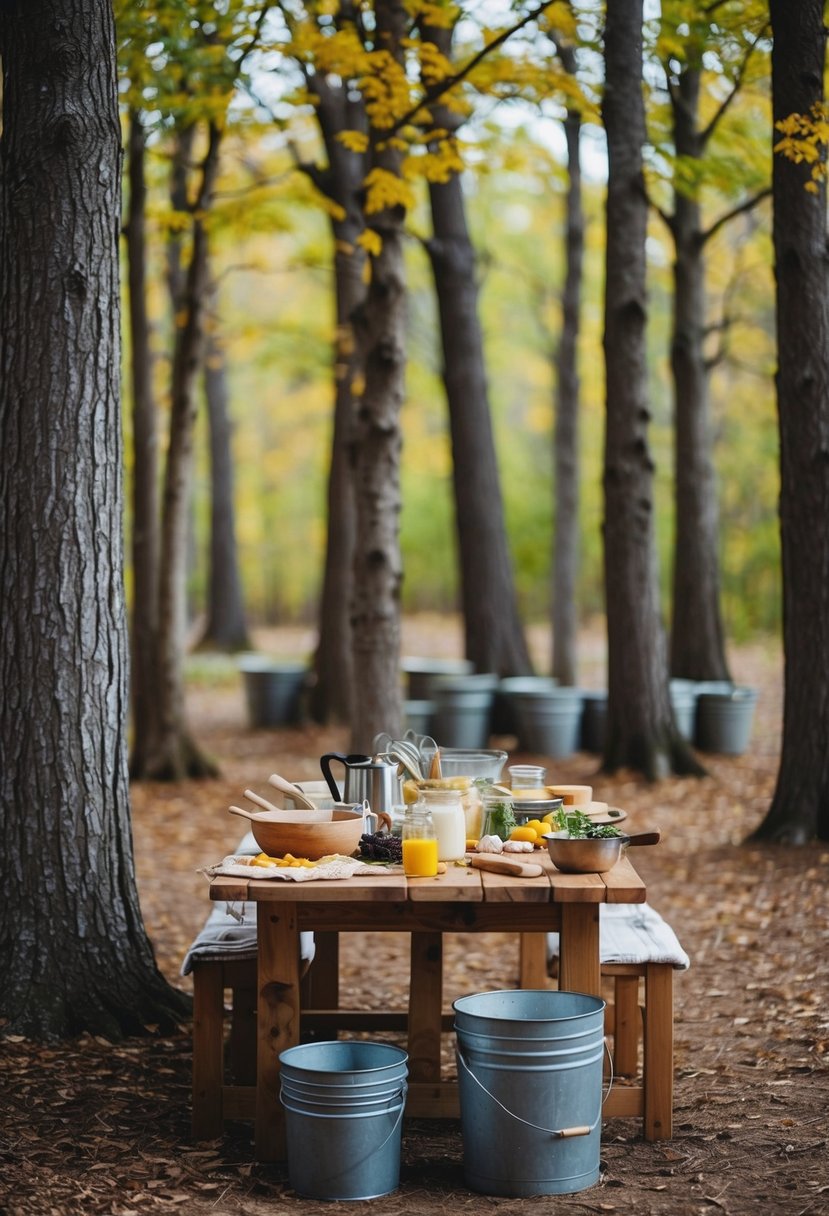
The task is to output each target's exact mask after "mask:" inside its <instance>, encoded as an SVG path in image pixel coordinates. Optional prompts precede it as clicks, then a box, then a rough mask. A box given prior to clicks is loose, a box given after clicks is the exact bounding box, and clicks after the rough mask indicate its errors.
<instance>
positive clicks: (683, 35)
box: [659, 0, 768, 680]
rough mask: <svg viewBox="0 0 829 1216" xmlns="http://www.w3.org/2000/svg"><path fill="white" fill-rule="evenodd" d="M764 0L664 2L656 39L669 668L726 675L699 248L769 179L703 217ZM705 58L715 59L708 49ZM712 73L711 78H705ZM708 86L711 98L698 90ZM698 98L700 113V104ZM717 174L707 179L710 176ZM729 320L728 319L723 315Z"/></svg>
mask: <svg viewBox="0 0 829 1216" xmlns="http://www.w3.org/2000/svg"><path fill="white" fill-rule="evenodd" d="M767 20H768V18H767V14H766V11H765V5H764V4H763V5H761V4H759V3H757V4H754V5H753V6H749V8H748V11H747V6H746V4H745V3H740V4H738V5H730V4H728V3H724V4H717V5H714V6H709V8H707V9H706V10H705V11H704V12H703V11H701V10H700V8H699V6H698V5H697V4H695V3H689V0H671V2H670V3H667V4H663V6H662V27H661V31H660V44H659V49H660V51H661V55H662V58H663V66H664V70H665V78H666V82H667V91H668V99H669V104H670V114H671V133H672V139H673V145H674V156H673V208H672V211H671V212H670V213H669V214H668V213H666V212H664V211H661V212H660V214H661V215H662V218H663V219H664V220H665V223H666V224H667V227H668V230H669V232H670V234H671V238H672V240H673V245H674V293H673V333H672V338H671V369H672V372H673V384H674V402H675V428H676V439H675V446H674V453H675V461H674V497H675V504H676V510H675V539H674V560H673V595H672V608H673V617H672V626H671V645H670V670H671V674H672V675H674V676H681V677H685V678H687V679H692V680H726V679H728V678H729V673H728V663H727V660H726V654H725V636H724V629H723V623H722V612H721V607H720V544H719V540H720V538H719V512H718V504H717V487H716V478H715V474H714V462H713V440H712V433H711V431H712V428H711V410H710V400H709V396H710V394H709V377H710V371H711V361H710V360H709V358H708V357H707V355H706V349H705V347H706V336H707V335H708V333H709V332H710V325H709V320H708V317H707V315H706V290H705V277H706V265H705V261H706V252H707V250H708V248H709V243H710V241H711V239H712V238H713V237H714V236H715V235H716V234H717V233H718V232H719V231H720V229H721V228H722V227H723V226H724V225H725V224H727V223H728V222H729V221H730V220H732V219H734V218H735V217H736V216H738V215H744V214H745V213H746V212H747V211H749V210H751V208H753V207H755V206H756V205H757V203H758V202H760V200H761V199H763V198H765V197H766V195H767V194H768V189H766V188H763V189H759V190H758V189H750V192H749V193H748V194H746V193H745V190H743V198H742V199H740V201H739V203H737V204H736V205H734V206H733V207H731V208H729V210H728V211H726V212H723V213H722V214H721V215H720V216H719V217H718V218H717V219H715V220H714V221H712V222H711V223H710V224H709V225H708V226H707V227H704V225H703V217H702V206H701V200H700V195H701V193H702V189H703V186H704V185H705V184H706V183H708V184H716V182H717V166H716V161H713V163H712V158H711V157H710V155H709V156H708V159H707V161H706V154H707V153H710V150H711V146H712V143H713V141H714V139H715V136H716V135H717V133H718V131H719V130H720V128H721V126H722V125H723V120H724V118H725V117H726V115H727V114H729V113H730V112H731V111H732V108H733V106H734V104H735V98H737V96H738V94H739V92H740V90H741V89H742V88H743V87H744V84H745V82H746V76H747V73H748V72H749V69H750V67H751V64H752V60H753V59H758V58H759V57H760V56H759V54H758V50H757V48H758V43H760V41H761V39H762V37H763V32H764V28H765V25H766V23H767ZM715 46H716V55H717V60H716V61H717V63H718V65H719V71H718V72H717V74H716V75H714V73H712V72H711V70H710V69H706V68H705V66H704V65H705V56H706V54H710V53H712V52H713V50H714V47H715ZM709 62H710V60H709ZM712 78H713V84H712ZM706 93H708V94H710V97H709V98H707V99H706V97H705V94H706ZM703 100H708V104H707V106H706V107H705V110H706V118H705V120H704V121H703V118H702V115H701V106H702V102H703ZM741 167H742V174H743V179H744V180H747V181H748V182H749V186H750V187H751V186H753V185H754V184H755V182H756V178H757V174H756V173H754V175H753V177H754V181H752V174H751V162H750V158H748V157H745V156H744V157H743V158H742V166H741ZM712 179H713V180H712ZM719 179H720V182H721V188H722V190H723V192H726V191H727V192H728V193H729V194H731V195H732V196H733V195H734V194H735V193H736V189H737V188H738V187H739V185H740V184H741V183H740V178H739V176H738V175H735V173H734V157H733V156H732V157H730V158H729V159H728V163H727V169H726V172H725V173H723V172H722V171H720V172H719ZM724 323H727V322H726V321H724Z"/></svg>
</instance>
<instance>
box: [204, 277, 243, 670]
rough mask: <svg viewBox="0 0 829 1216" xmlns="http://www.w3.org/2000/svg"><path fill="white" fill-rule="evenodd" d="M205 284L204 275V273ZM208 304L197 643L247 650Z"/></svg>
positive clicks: (226, 419) (220, 375)
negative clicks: (206, 461)
mask: <svg viewBox="0 0 829 1216" xmlns="http://www.w3.org/2000/svg"><path fill="white" fill-rule="evenodd" d="M208 278H210V275H209V273H208ZM209 299H210V301H211V302H212V312H213V316H212V317H211V319H210V321H209V323H208V325H207V333H206V336H205V351H204V367H203V375H204V395H205V399H206V401H207V420H208V432H209V443H210V541H209V555H208V580H207V620H206V622H205V627H204V632H203V634H202V636H201V638H200V640H199V647H200V649H202V650H208V649H209V650H225V651H229V652H233V651H236V650H249V649H250V637H249V634H248V627H247V620H246V618H245V604H244V597H243V595H242V580H241V578H240V575H239V553H238V548H237V545H236V510H235V506H234V497H233V481H234V478H233V451H232V439H233V426H232V424H231V421H230V404H229V395H228V383H227V366H226V362H225V352H224V346H223V345H222V342H221V340H220V338H219V336H218V334H217V332H216V327H217V325H218V291H217V288H216V283H215V281H213V282H212V283H211V285H210V288H209Z"/></svg>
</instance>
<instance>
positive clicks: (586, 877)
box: [210, 851, 647, 904]
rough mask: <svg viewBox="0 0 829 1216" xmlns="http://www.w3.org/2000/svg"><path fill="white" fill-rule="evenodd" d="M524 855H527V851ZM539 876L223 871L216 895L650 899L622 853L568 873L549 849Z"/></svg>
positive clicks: (461, 868)
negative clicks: (596, 870)
mask: <svg viewBox="0 0 829 1216" xmlns="http://www.w3.org/2000/svg"><path fill="white" fill-rule="evenodd" d="M522 856H523V855H522ZM526 860H532V861H537V862H538V863H539V864H540V865H541V866H542V868H543V871H544V872H543V874H542V875H541V876H540V877H538V878H523V877H522V878H518V877H512V876H507V875H503V874H492V873H490V872H489V871H485V870H477V869H473V868H472V867H471V866H468V865H463V864H457V863H454V862H448V863H447V866H446V873H445V874H438V875H437V876H436V877H435V878H407V877H406V876H405V874H401V873H389V872H388V871H387V870H384V869H383V868H382V867H380V866H378V867H377V868H376V870H374V871H373V872H372V873H370V874H355V875H353V876H352V877H351V878H342V879H313V880H311V881H305V882H296V881H294V880H292V879H281V878H260V879H257V878H254V877H251V878H246V877H245V878H242V877H232V876H230V875H217V876H216V877H215V878H214V879H213V881H212V882H211V884H210V898H211V899H218V900H222V899H223V900H228V901H234V902H235V901H239V900H251V901H254V902H261V903H270V902H278V903H338V902H348V903H352V902H359V903H378V904H380V903H478V904H480V903H522V904H527V903H560V904H564V903H623V904H635V903H644V901H645V899H646V897H647V891H646V888H645V884H644V882H643V881H642V879H641V878H640V877H639V875H638V874H637V873H636V871H635V870H634V868H633V866H632V865H631V864H630V862H629V861H628V859H627V857H622V859H621V860H620V861H618V862H617V863H616V865H615V866H614V867H613V869H612V870H609V871H608V872H607V873H606V874H562V873H561V871H559V870H557V869H556V867H555V866H554V865H553V863H552V861H551V860H550V858H549V856H548V855H547V854H546V852H543V851H542V852H539V851H537V852H536V853H535V854H534V855H533V856H532V858H531V859H530V858H526Z"/></svg>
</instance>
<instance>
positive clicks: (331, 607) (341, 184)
mask: <svg viewBox="0 0 829 1216" xmlns="http://www.w3.org/2000/svg"><path fill="white" fill-rule="evenodd" d="M338 19H339V21H340V22H341V23H342V24H343V25H346V26H347V25H351V26H353V24H354V21H355V14H354V11H353V8H352V7H351V6H350V5H347V4H343V5H342V6H341V8H340V13H339V18H338ZM309 87H310V88H311V89H312V90H313V92H314V94H315V97H316V105H315V109H314V113H315V114H316V117H317V121H318V123H319V125H320V131H321V133H322V137H323V140H324V142H325V149H326V152H327V155H328V169H327V171H325V172H322V173H321V172H320V171H319V170H317V169H316V168H315V167H314V168H312V167H310V166H309V167H308V168H309V172H310V173H311V175H312V176H313V178H314V180H315V182H316V184H317V186H318V187H319V188H320V189H321V190H322V191H323V192H324V193H325V194H326V195H327V196H328V197H329V198H330V199H332V200H333V201H334V202H335V203H336V204H337V206H338V207H339V208H340V209H341V212H340V213H339V214H338V215H337V216H335V217H334V218H332V220H331V231H332V237H333V243H334V292H335V308H336V326H337V328H336V334H335V339H334V350H333V363H334V427H333V434H332V438H331V463H330V466H329V473H328V503H327V506H328V511H327V519H328V537H327V542H326V549H325V566H324V569H323V580H322V592H321V595H320V610H319V641H318V643H317V650H316V654H315V656H314V674H315V677H316V679H315V683H314V688H313V690H312V694H311V714H312V716H313V717H314V719H315V720H316V721H318V722H330V721H336V722H349V721H350V720H351V712H352V695H353V688H354V678H353V670H354V662H353V660H354V656H353V652H352V636H351V581H352V575H353V566H354V543H355V535H356V507H355V502H354V484H353V479H352V474H351V463H352V456H353V450H352V444H353V439H354V425H355V418H354V391H353V386H354V384H355V382H356V381H357V379H358V377H361V376H362V363H361V354H360V348H359V344H358V342H357V341H356V338H355V333H354V324H353V318H354V316H355V314H356V312H357V310H358V309H359V308H360V307H361V306H362V305H363V303H364V301H365V297H366V282H365V278H364V270H365V266H366V253H365V250H364V249H363V248H362V247H361V246H360V245H358V244H357V239H358V237H359V236H360V234H361V233H362V231H363V228H364V218H363V213H362V206H361V196H362V191H363V178H364V176H365V171H366V165H365V155H364V154H363V153H358V152H354V151H352V150H350V149H349V148H348V147H347V146H346V145H345V144H344V143H343V142H342V140H341V139H340V138H339V136H340V134H341V132H343V131H363V132H365V130H366V126H367V123H366V115H365V108H364V106H363V102H362V99H361V98H359V97H357V96H355V95H354V94H353V90H351V89H350V88H349V86H348V85H347V84H344V83H343V84H334V83H332V82H331V80H330V79H329V78H326V77H324V76H322V75H321V74H319V73H318V74H316V75H314V76H312V77H311V78H310V79H309Z"/></svg>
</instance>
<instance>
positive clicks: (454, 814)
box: [415, 790, 466, 861]
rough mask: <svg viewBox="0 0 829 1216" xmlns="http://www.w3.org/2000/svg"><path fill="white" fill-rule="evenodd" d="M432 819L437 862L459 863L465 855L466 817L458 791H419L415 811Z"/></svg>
mask: <svg viewBox="0 0 829 1216" xmlns="http://www.w3.org/2000/svg"><path fill="white" fill-rule="evenodd" d="M421 809H422V810H424V811H426V812H427V813H428V814H429V815H430V816H431V819H432V823H433V825H434V829H435V836H436V837H437V842H438V861H460V859H461V858H462V857H463V856H464V855H465V854H466V817H465V816H464V813H463V802H462V801H461V791H460V790H421V792H420V798H419V799H418V801H417V802H416V803H415V810H421Z"/></svg>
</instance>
